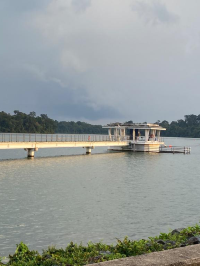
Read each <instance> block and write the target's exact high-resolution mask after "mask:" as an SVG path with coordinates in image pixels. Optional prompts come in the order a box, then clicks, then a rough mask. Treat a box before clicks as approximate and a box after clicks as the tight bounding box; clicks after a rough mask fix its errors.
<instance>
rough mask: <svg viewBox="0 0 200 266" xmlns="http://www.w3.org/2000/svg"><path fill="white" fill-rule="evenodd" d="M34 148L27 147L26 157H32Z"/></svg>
mask: <svg viewBox="0 0 200 266" xmlns="http://www.w3.org/2000/svg"><path fill="white" fill-rule="evenodd" d="M34 153H35V150H34V149H28V151H27V157H28V158H32V157H34Z"/></svg>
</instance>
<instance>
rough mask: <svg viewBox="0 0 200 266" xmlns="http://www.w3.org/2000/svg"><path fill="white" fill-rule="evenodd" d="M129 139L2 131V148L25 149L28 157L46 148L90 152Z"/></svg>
mask: <svg viewBox="0 0 200 266" xmlns="http://www.w3.org/2000/svg"><path fill="white" fill-rule="evenodd" d="M128 145H129V141H128V140H126V139H125V138H124V140H119V139H118V140H117V139H116V138H115V137H114V136H112V137H111V138H110V137H109V136H108V135H92V134H91V135H88V134H87V135H85V134H73V135H72V134H70V135H69V134H62V135H61V134H23V133H0V150H10V149H24V150H25V151H27V157H34V153H35V151H38V149H45V148H72V147H73V148H78V147H79V148H80V147H82V148H85V149H86V154H90V153H91V151H92V149H94V148H95V147H109V146H119V147H122V146H126V147H128Z"/></svg>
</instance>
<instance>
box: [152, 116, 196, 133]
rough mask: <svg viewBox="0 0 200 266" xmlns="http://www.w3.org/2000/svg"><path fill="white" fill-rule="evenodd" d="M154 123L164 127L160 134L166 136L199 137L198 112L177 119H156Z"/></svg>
mask: <svg viewBox="0 0 200 266" xmlns="http://www.w3.org/2000/svg"><path fill="white" fill-rule="evenodd" d="M156 124H159V125H160V126H162V127H164V128H166V131H163V132H162V133H161V134H162V136H166V137H190V138H200V114H199V115H194V114H191V115H185V116H184V119H179V120H177V121H172V122H171V123H169V122H168V121H166V120H164V121H162V122H161V121H159V120H158V121H157V122H156Z"/></svg>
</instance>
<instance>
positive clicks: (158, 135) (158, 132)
mask: <svg viewBox="0 0 200 266" xmlns="http://www.w3.org/2000/svg"><path fill="white" fill-rule="evenodd" d="M157 140H158V141H160V130H158V131H157Z"/></svg>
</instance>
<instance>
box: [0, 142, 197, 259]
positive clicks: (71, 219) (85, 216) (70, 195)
mask: <svg viewBox="0 0 200 266" xmlns="http://www.w3.org/2000/svg"><path fill="white" fill-rule="evenodd" d="M166 142H167V144H171V145H173V144H176V145H178V146H179V145H180V146H191V147H192V153H191V155H183V154H176V155H173V154H155V153H149V154H148V153H130V152H128V153H107V152H106V149H105V148H99V149H95V150H94V151H92V152H93V153H95V152H96V154H94V155H89V156H87V155H75V156H67V155H69V154H75V153H76V154H80V153H82V154H84V153H85V150H84V149H77V150H76V149H46V150H45V149H44V150H40V151H39V152H38V153H36V156H37V157H38V158H35V159H33V160H28V159H26V158H24V157H25V156H26V153H25V152H24V151H17V150H14V151H9V152H8V151H6V152H7V154H6V153H5V151H4V152H2V151H1V153H0V158H1V159H2V160H0V169H1V171H0V210H1V212H0V254H1V256H3V255H8V254H9V253H12V252H14V250H15V244H17V243H19V242H21V241H23V242H25V243H27V244H28V245H29V246H30V248H31V249H37V250H40V251H41V250H42V249H44V248H46V247H47V246H49V245H56V246H58V247H61V246H62V247H64V246H66V245H67V243H69V242H70V241H74V242H78V243H80V242H81V241H82V242H84V243H85V242H88V241H90V240H92V241H94V242H96V241H99V240H103V241H105V242H108V243H114V242H115V239H116V238H123V237H124V236H126V235H128V236H129V237H130V238H131V239H139V238H146V237H148V236H153V235H156V234H158V233H159V232H160V231H165V232H168V230H169V229H170V228H171V229H173V228H175V227H182V226H187V225H192V224H195V223H197V222H199V220H200V216H199V213H200V207H199V200H200V193H199V189H198V188H199V186H200V178H199V173H200V165H199V161H200V145H199V144H200V140H193V139H166ZM16 151H17V152H16ZM103 152H105V153H104V154H97V153H103ZM7 155H9V157H7V158H12V159H15V160H5V159H6V156H7ZM58 155H64V156H60V157H58ZM43 156H57V157H46V158H42V157H43ZM17 158H21V159H17ZM23 158H24V159H23Z"/></svg>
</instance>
